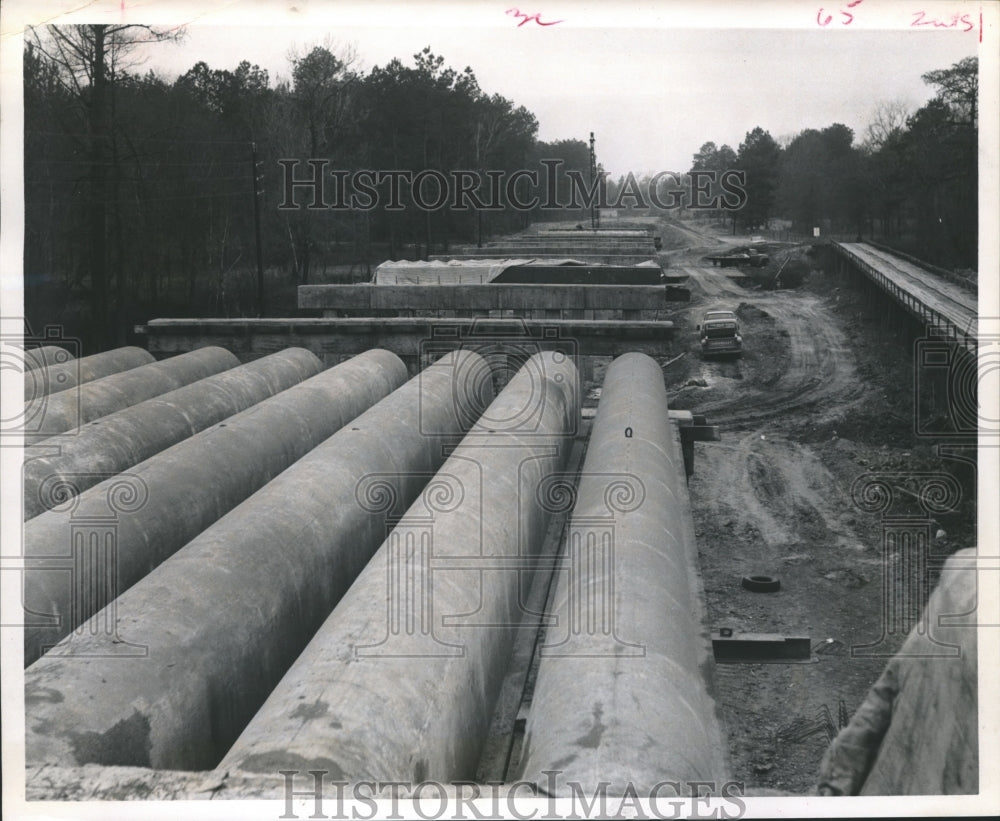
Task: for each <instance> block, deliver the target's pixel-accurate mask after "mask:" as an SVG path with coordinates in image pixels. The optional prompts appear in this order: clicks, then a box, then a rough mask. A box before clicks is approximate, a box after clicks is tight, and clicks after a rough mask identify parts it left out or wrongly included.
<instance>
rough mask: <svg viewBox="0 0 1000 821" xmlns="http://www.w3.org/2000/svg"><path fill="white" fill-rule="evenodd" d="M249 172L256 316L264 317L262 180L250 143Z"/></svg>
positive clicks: (255, 144) (253, 143)
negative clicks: (255, 280) (251, 201)
mask: <svg viewBox="0 0 1000 821" xmlns="http://www.w3.org/2000/svg"><path fill="white" fill-rule="evenodd" d="M250 163H251V166H250V171H251V173H252V174H253V224H254V235H255V239H256V242H257V316H258V317H262V316H264V261H263V259H261V254H260V197H261V195H262V194H263V193H264V190H263V189H262V188H261V187H260V182H261V180H262V179H263V178H264V177H263V175H261V174H260V173H258V172H259V170H260V169H259V167H258V166H259V163H258V162H257V143H255V142H251V143H250Z"/></svg>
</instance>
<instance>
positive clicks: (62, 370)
mask: <svg viewBox="0 0 1000 821" xmlns="http://www.w3.org/2000/svg"><path fill="white" fill-rule="evenodd" d="M39 350H41V351H49V350H51V349H50V348H38V349H36V351H39ZM55 351H57V352H61V354H62V355H60V353H53V354H45V355H44V367H42V368H39V369H37V370H32V371H31V372H30V373H26V374H25V375H24V401H25V402H30V401H32V400H33V399H38V398H40V397H42V396H47V395H52V394H54V393H59V392H60V391H64V390H68V389H69V388H75V387H76V386H77V385H82V384H84V383H85V382H93V381H94V380H95V379H101V378H103V377H105V376H111V375H112V374H115V373H121V372H122V371H128V370H131V369H132V368H138V367H140V366H141V365H149V364H150V363H151V362H155V361H156V358H155V357H154V356H153V355H152V354H151V353H150V352H149V351H147V350H144V349H143V348H135V347H128V348H115V349H113V350H110V351H104V352H103V353H95V354H93V355H92V356H85V357H83V358H82V359H76V360H74V359H73V357H72V355H71V354H69V352H67V351H64V350H63V349H62V348H56V349H55ZM28 353H29V354H30V353H32V351H29V352H28ZM36 356H37V355H36Z"/></svg>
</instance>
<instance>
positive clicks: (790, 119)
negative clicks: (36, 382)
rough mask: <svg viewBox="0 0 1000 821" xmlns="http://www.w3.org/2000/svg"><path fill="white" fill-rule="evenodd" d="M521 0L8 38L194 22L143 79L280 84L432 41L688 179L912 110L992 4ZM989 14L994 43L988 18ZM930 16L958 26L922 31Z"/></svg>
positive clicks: (615, 145)
mask: <svg viewBox="0 0 1000 821" xmlns="http://www.w3.org/2000/svg"><path fill="white" fill-rule="evenodd" d="M518 2H522V0H518ZM529 2H530V3H531V5H528V3H529ZM513 4H514V0H499V2H490V1H489V0H465V2H461V3H459V2H454V0H424V2H408V3H398V4H395V5H392V4H388V5H387V4H386V3H377V4H376V3H371V2H364V3H363V2H357V0H337V2H334V1H333V0H326V1H325V2H324V0H286V2H279V1H278V0H268V2H262V0H170V2H167V0H114V1H113V2H112V0H92V2H90V3H79V2H76V0H31V2H28V0H6V2H4V4H3V5H4V12H5V16H4V18H2V19H3V20H4V24H5V33H11V32H12V31H17V29H18V26H19V25H23V23H21V19H24V20H25V21H27V20H28V19H29V18H30V19H31V20H32V21H42V20H45V21H53V22H59V23H70V22H81V23H82V22H86V23H93V22H108V23H112V24H113V23H119V22H142V23H155V24H158V25H167V26H177V25H180V24H184V25H185V30H186V37H185V39H184V41H183V43H181V44H179V45H178V44H157V45H155V46H150V47H148V49H147V54H146V55H145V58H146V62H145V64H144V66H143V70H147V69H152V70H154V71H156V72H157V73H158V74H161V75H163V76H165V77H168V78H173V77H176V76H177V75H178V74H180V73H183V72H184V71H186V70H187V69H189V68H190V67H191V66H193V65H194V64H195V63H196V62H198V61H199V60H203V61H205V62H206V63H208V65H209V66H211V67H212V68H218V69H232V68H234V67H235V66H236V65H237V64H238V63H239V62H240V61H241V60H248V61H250V62H251V63H256V64H258V65H260V66H262V67H263V68H266V69H267V70H268V72H269V73H270V76H271V80H272V83H273V82H274V81H275V80H277V78H278V77H280V76H284V77H286V78H287V77H288V76H289V75H290V66H289V62H288V55H289V52H290V50H292V49H297V50H298V51H299V53H305V52H306V51H307V50H308V49H309V48H310V47H311V46H313V45H316V44H323V43H324V42H328V41H329V42H332V43H333V44H334V50H335V51H336V50H337V49H338V48H340V49H342V48H346V47H353V48H354V49H355V50H356V52H357V55H358V57H359V64H360V66H361V67H362V68H364V69H365V70H369V69H371V68H372V67H373V66H375V65H385V63H387V62H388V61H389V60H391V59H392V58H393V57H399V58H400V59H401V60H402V61H403V62H404V63H405V64H407V65H412V55H413V54H415V53H416V52H418V51H420V50H421V49H422V48H423V47H424V46H428V45H429V46H430V47H431V48H432V50H433V51H434V52H435V53H436V54H439V55H441V56H443V57H444V58H445V61H446V63H447V64H448V65H450V66H452V67H454V68H457V69H462V68H464V67H465V66H470V67H471V68H472V69H473V70H474V71H475V73H476V76H477V77H478V79H479V83H480V85H481V87H482V88H483V90H484V91H486V92H488V93H494V92H496V93H500V94H503V95H504V96H506V97H508V98H510V99H511V100H513V101H514V102H515V103H517V104H519V105H523V106H525V107H526V108H528V109H529V110H531V111H532V112H533V113H534V114H535V115H536V117H537V118H538V122H539V137H540V138H541V139H543V140H547V141H551V140H557V139H566V138H578V139H581V140H586V139H587V137H588V135H589V133H590V132H591V131H593V132H594V133H595V136H596V139H597V152H598V159H599V160H600V161H601V162H602V163H603V165H604V167H605V168H606V169H607V170H608V171H610V172H611V173H612V174H613V175H614V176H618V175H620V174H622V173H624V172H626V171H628V170H633V171H636V172H639V173H641V172H646V173H655V172H657V171H684V170H687V169H688V168H689V167H690V164H691V157H692V155H693V154H694V153H695V152H696V151H697V150H698V148H699V147H700V146H701V145H702V144H703V143H704V142H706V141H708V140H711V141H714V142H715V143H717V144H719V145H721V144H723V143H728V144H729V145H730V146H732V147H733V148H734V149H736V148H737V147H738V146H739V143H740V142H741V140H742V139H743V138H744V136H745V134H746V133H747V132H748V131H749V130H751V129H753V128H754V127H755V126H758V125H759V126H761V127H763V128H764V129H766V130H768V131H769V132H770V133H771V135H772V136H774V137H775V138H776V139H781V138H782V137H790V136H793V135H795V134H796V133H798V132H799V131H801V130H803V129H805V128H823V127H826V126H828V125H831V124H833V123H835V122H841V123H844V124H846V125H848V126H850V127H851V128H852V129H854V131H855V134H856V137H858V138H860V137H861V135H862V134H863V131H864V128H865V125H866V124H867V123H868V122H869V121H870V120H871V116H872V111H873V109H874V107H875V106H876V105H877V104H878V103H879V102H884V101H902V102H904V103H906V104H907V105H908V106H909V107H910V108H911V110H916V109H917V108H919V107H920V106H921V105H922V104H923V103H924V102H926V101H927V100H928V99H929V98H930V97H931V96H932V95H933V89H931V88H930V87H929V86H927V85H926V84H925V83H923V81H922V80H921V79H920V76H921V74H923V73H925V72H927V71H930V70H933V69H940V68H947V67H949V66H951V65H952V64H954V63H955V62H957V61H958V60H961V59H962V58H964V57H967V56H969V55H973V54H976V53H977V50H978V49H979V48H980V42H979V40H980V31H979V28H980V11H981V8H982V7H983V6H981V4H980V3H978V2H968V0H919V2H918V1H917V0H851V3H850V6H848V0H844V2H840V3H838V2H837V0H770V2H759V1H758V2H754V3H749V2H736V1H735V0H725V2H724V1H723V0H698V2H691V1H690V0H685V1H684V2H682V1H680V0H677V1H674V0H658V2H648V0H647V2H642V3H631V2H620V1H618V2H604V3H601V4H594V3H590V4H586V3H584V4H580V3H575V2H567V0H524V2H523V4H522V6H521V8H522V9H523V14H522V16H521V17H518V16H516V15H515V14H513V13H512V7H513ZM984 7H985V8H986V13H985V20H986V25H985V31H986V40H987V42H989V41H990V39H991V37H992V36H993V32H992V31H991V30H990V24H991V21H993V20H995V17H996V15H994V14H993V11H995V7H994V8H991V7H990V5H989V4H987V5H986V6H984ZM60 11H62V12H63V13H62V14H59V12H60ZM67 12H68V13H67ZM19 14H20V15H21V17H18V15H19ZM534 14H537V15H538V19H537V20H536V19H532V18H531V17H530V15H534ZM961 14H965V15H967V17H966V18H964V19H960V17H959V16H960V15H961ZM557 21H558V22H557ZM539 22H543V23H552V25H545V26H542V25H539ZM934 22H936V23H938V24H949V23H950V26H949V27H947V28H935V27H934V26H928V25H923V26H919V27H917V28H914V27H913V25H914V23H925V24H926V23H934ZM967 23H968V24H967ZM966 29H971V30H966ZM8 42H9V41H8ZM994 65H995V63H994ZM373 136H374V135H373Z"/></svg>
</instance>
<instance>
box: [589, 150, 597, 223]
mask: <svg viewBox="0 0 1000 821" xmlns="http://www.w3.org/2000/svg"><path fill="white" fill-rule="evenodd" d="M595 177H597V155H596V154H595V153H594V132H593V131H591V132H590V190H591V191H593V190H594V178H595ZM597 224H598V215H597V202H596V201H594V200H591V203H590V229H591V230H592V231H596V230H597Z"/></svg>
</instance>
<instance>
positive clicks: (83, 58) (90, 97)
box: [30, 24, 184, 348]
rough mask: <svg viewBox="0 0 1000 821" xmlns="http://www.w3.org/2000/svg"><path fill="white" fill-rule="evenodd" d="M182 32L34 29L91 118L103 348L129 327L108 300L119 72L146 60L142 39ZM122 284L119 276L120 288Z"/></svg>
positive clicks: (92, 242)
mask: <svg viewBox="0 0 1000 821" xmlns="http://www.w3.org/2000/svg"><path fill="white" fill-rule="evenodd" d="M183 35H184V30H183V29H172V30H160V29H154V28H153V27H151V26H144V25H137V24H128V25H106V24H96V25H74V26H46V27H44V28H43V29H35V28H32V29H31V34H30V36H31V41H30V42H32V44H33V46H34V47H35V48H36V49H37V50H38V51H39V52H41V53H42V54H43V55H44V56H45V57H46V58H47V59H48V60H49V61H50V62H51V63H52V65H54V66H55V67H56V69H57V72H56V77H57V81H58V82H59V83H60V84H61V85H62V86H63V88H64V89H65V90H66V91H68V92H69V93H70V95H71V97H72V99H74V100H76V102H77V103H78V104H79V105H80V106H81V108H82V109H83V110H84V113H85V117H86V120H87V125H88V134H87V153H88V158H89V162H90V172H89V175H88V183H89V184H88V203H87V204H88V212H89V230H88V235H89V241H88V260H89V264H88V268H89V273H90V285H91V310H92V319H93V324H94V334H95V336H94V338H95V344H96V345H97V347H98V348H104V347H107V346H108V345H110V344H113V343H117V344H121V343H122V342H123V341H124V327H121V323H119V322H113V321H112V316H111V312H110V310H109V302H108V270H107V268H108V264H107V262H108V251H107V221H108V213H107V210H108V209H107V204H108V181H109V178H111V179H113V178H114V175H116V174H117V156H116V152H115V151H114V150H113V149H112V142H111V135H112V132H113V125H114V123H113V113H112V111H113V109H112V107H111V105H110V102H111V100H110V98H111V95H112V94H113V90H114V85H115V78H116V77H117V76H118V75H120V74H121V73H123V72H125V71H127V70H128V69H129V68H133V67H134V66H136V65H138V64H139V63H140V62H141V60H140V59H138V55H136V54H135V51H136V49H137V48H138V47H139V46H141V45H142V44H144V43H158V42H164V41H169V40H174V41H176V40H179V39H181V38H182V37H183ZM119 280H121V277H119ZM123 286H124V283H123V281H120V282H119V291H120V292H121V291H123V290H124V288H123ZM120 307H121V306H120V305H119V309H120ZM113 326H118V327H117V329H116V330H117V332H116V334H115V338H114V340H112V338H111V337H110V336H109V334H108V331H109V328H111V327H113Z"/></svg>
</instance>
